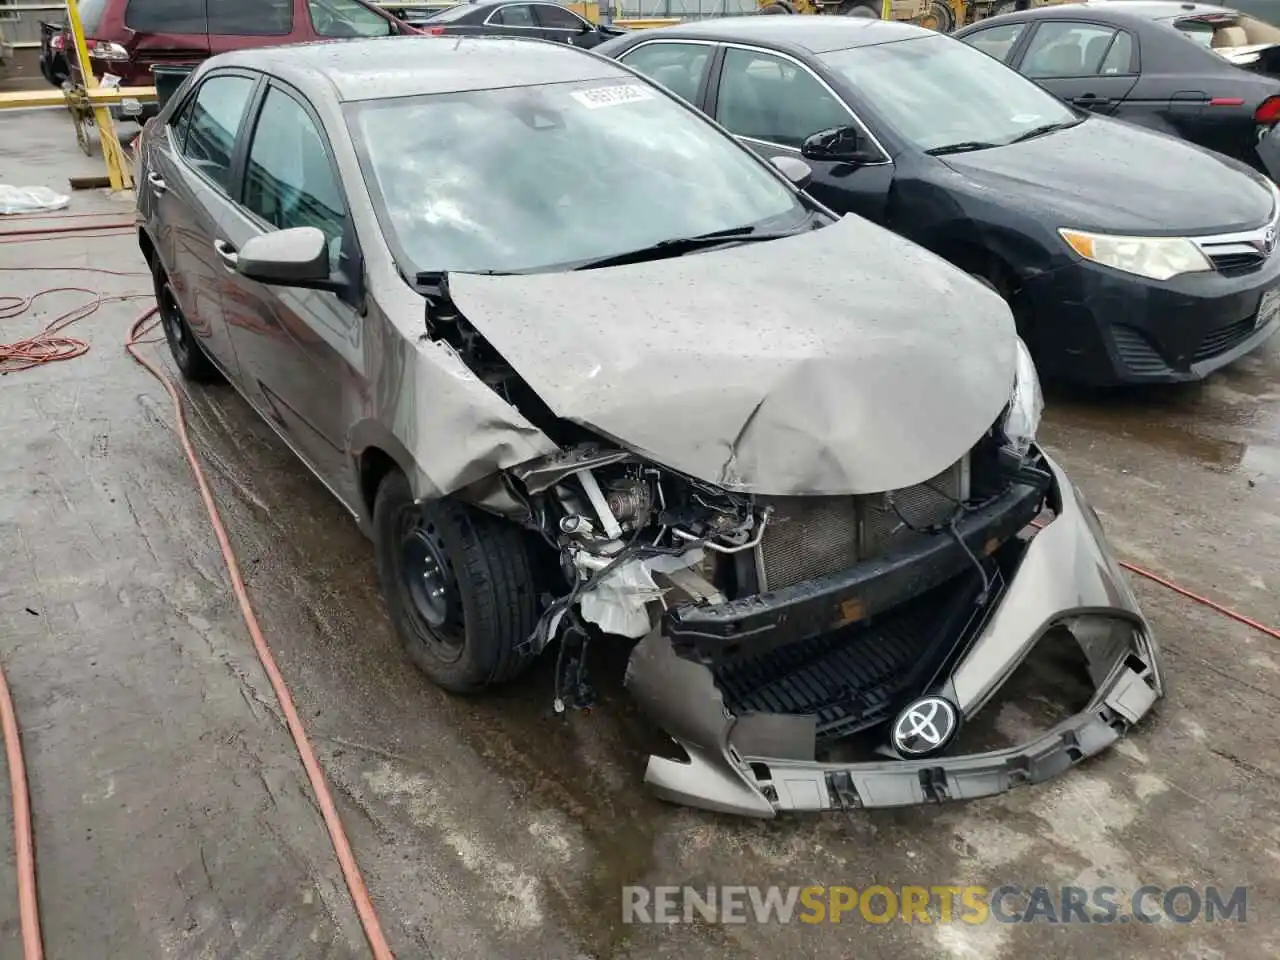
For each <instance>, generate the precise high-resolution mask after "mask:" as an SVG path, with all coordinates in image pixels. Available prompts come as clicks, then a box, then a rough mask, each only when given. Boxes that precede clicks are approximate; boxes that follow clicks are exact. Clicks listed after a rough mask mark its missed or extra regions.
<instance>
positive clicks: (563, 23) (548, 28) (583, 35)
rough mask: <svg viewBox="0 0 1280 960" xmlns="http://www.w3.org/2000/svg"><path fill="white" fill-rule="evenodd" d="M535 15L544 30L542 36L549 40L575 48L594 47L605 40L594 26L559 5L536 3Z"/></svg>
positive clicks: (534, 6) (534, 7)
mask: <svg viewBox="0 0 1280 960" xmlns="http://www.w3.org/2000/svg"><path fill="white" fill-rule="evenodd" d="M533 13H534V16H536V17H537V18H538V26H540V27H541V28H542V36H543V37H544V38H545V39H547V40H554V41H556V42H557V43H567V44H570V45H571V46H575V47H594V46H596V45H597V44H599V43H600V42H601V41H603V40H604V37H603V36H601V35H600V32H599V31H598V30H596V28H595V27H594V26H592V25H591V24H590V23H588V22H587V21H586V20H583V19H582V18H581V17H580V16H578V15H577V14H576V13H574V12H573V11H572V10H567V9H565V8H564V7H561V6H559V5H557V4H551V3H535V4H534V5H533Z"/></svg>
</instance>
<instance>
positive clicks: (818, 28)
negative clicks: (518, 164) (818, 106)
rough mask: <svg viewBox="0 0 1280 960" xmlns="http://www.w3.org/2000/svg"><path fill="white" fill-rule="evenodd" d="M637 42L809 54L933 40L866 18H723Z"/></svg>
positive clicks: (917, 30)
mask: <svg viewBox="0 0 1280 960" xmlns="http://www.w3.org/2000/svg"><path fill="white" fill-rule="evenodd" d="M636 35H638V36H639V37H640V38H647V37H651V36H669V37H675V36H677V35H678V36H681V37H690V38H700V39H707V40H742V41H749V42H751V43H758V44H771V45H773V46H782V45H785V44H790V45H791V46H793V47H799V48H801V49H803V50H808V51H809V52H810V53H826V52H828V51H830V50H847V49H848V48H850V47H868V46H872V45H873V44H878V43H890V42H892V41H894V40H907V39H910V38H912V37H929V36H937V34H936V33H935V32H934V31H933V30H928V29H926V28H924V27H917V26H916V25H914V24H911V23H899V22H897V21H893V20H872V19H871V18H870V17H764V16H747V17H723V18H719V19H715V20H696V21H692V22H690V23H682V24H680V25H679V26H672V27H659V28H658V29H656V30H637V31H636Z"/></svg>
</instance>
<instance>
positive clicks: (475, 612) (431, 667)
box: [373, 471, 538, 693]
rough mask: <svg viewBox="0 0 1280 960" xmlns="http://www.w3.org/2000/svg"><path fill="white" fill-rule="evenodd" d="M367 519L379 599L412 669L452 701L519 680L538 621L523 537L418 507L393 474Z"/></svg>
mask: <svg viewBox="0 0 1280 960" xmlns="http://www.w3.org/2000/svg"><path fill="white" fill-rule="evenodd" d="M373 514H374V515H373V527H374V544H375V547H376V551H377V558H378V579H379V580H380V581H381V584H382V593H383V596H384V597H385V599H386V603H387V610H388V612H389V613H390V615H391V622H392V624H393V625H394V626H395V629H396V633H397V634H398V635H399V637H400V641H401V643H402V644H403V645H404V648H405V652H407V653H408V654H409V658H410V659H411V660H412V661H413V662H414V664H415V665H416V666H417V667H418V669H420V670H421V671H422V672H423V673H425V674H426V675H427V676H428V677H429V678H431V680H432V681H433V682H434V683H436V684H437V685H438V686H440V687H443V688H444V689H446V690H449V691H452V692H454V693H476V692H478V691H480V690H483V689H484V688H486V687H489V686H492V685H494V684H496V683H501V682H503V681H505V680H510V679H512V678H514V677H516V676H517V675H519V674H520V673H521V672H522V671H523V670H524V669H525V668H526V667H527V666H528V665H529V663H530V662H531V661H532V659H533V656H532V654H531V653H529V652H528V651H525V650H521V649H520V647H521V645H522V644H524V641H526V640H527V639H528V638H529V636H530V635H531V634H532V633H533V629H534V626H535V625H536V623H537V618H538V610H537V593H536V590H535V588H534V583H533V574H532V570H531V566H530V561H529V553H528V548H527V547H526V545H525V541H524V538H523V536H522V535H521V532H520V529H519V528H518V527H516V526H515V525H514V524H511V523H508V522H507V521H505V520H500V519H498V518H497V517H492V516H490V515H489V514H486V513H482V512H480V511H479V510H476V509H475V508H473V507H470V506H468V505H466V504H462V503H456V502H453V501H450V500H439V501H436V502H434V503H428V504H418V503H415V502H414V498H413V493H412V491H411V490H410V487H409V481H408V479H406V477H405V476H404V474H402V473H400V472H399V471H392V472H391V473H390V474H388V475H387V477H386V478H385V479H384V480H383V481H382V484H381V485H380V486H379V487H378V494H377V498H376V500H375V503H374V511H373Z"/></svg>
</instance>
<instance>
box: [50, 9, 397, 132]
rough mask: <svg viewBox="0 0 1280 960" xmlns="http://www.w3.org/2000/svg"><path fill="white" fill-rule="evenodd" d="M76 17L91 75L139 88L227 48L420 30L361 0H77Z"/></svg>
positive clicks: (153, 107)
mask: <svg viewBox="0 0 1280 960" xmlns="http://www.w3.org/2000/svg"><path fill="white" fill-rule="evenodd" d="M80 18H81V20H82V21H83V23H84V33H85V39H86V41H87V44H88V47H89V58H90V60H91V61H92V63H93V72H94V73H95V74H96V75H97V76H98V78H99V79H101V78H103V77H104V76H108V75H110V76H115V77H119V78H120V81H121V83H122V85H124V86H139V87H149V86H151V85H152V75H151V68H152V67H153V66H176V65H195V64H196V63H199V62H200V61H201V60H204V59H206V58H208V57H211V56H213V55H214V54H217V53H225V52H226V51H228V50H242V49H244V48H246V47H265V46H275V45H279V44H283V43H301V42H305V41H308V40H331V39H338V38H343V37H348V38H350V37H378V36H389V35H394V34H414V33H419V32H420V31H419V30H417V29H416V28H414V27H411V26H410V25H409V24H407V23H405V22H403V21H401V20H399V19H397V18H396V17H395V16H393V15H392V14H390V13H388V12H387V11H385V10H381V9H379V8H377V7H375V6H373V5H372V4H369V3H366V2H364V0H81V2H80ZM63 42H64V45H66V46H67V48H68V49H69V48H70V39H69V36H64V40H63ZM69 59H72V58H69ZM72 71H73V73H78V68H76V67H75V66H74V65H73V66H72ZM148 108H149V109H147V108H144V112H152V111H154V110H155V109H156V106H155V105H154V104H149V105H148Z"/></svg>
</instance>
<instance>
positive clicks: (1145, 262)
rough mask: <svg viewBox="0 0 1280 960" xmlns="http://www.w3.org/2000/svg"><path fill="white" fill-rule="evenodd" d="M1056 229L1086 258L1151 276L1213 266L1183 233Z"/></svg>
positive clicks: (1157, 277)
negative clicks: (1124, 234)
mask: <svg viewBox="0 0 1280 960" xmlns="http://www.w3.org/2000/svg"><path fill="white" fill-rule="evenodd" d="M1058 233H1059V234H1061V236H1062V239H1063V240H1065V241H1066V242H1067V245H1068V246H1070V247H1071V249H1072V250H1074V251H1075V252H1076V253H1078V254H1080V256H1082V257H1084V258H1085V259H1086V260H1092V261H1093V262H1094V263H1099V264H1101V265H1102V266H1104V267H1111V268H1112V269H1113V270H1122V271H1124V272H1125V273H1132V274H1135V275H1137V276H1139V277H1147V278H1149V279H1151V280H1169V279H1171V278H1173V277H1176V276H1179V275H1180V274H1183V273H1198V272H1202V271H1207V270H1212V269H1213V264H1211V263H1210V262H1209V258H1208V257H1206V256H1205V255H1204V254H1203V253H1201V252H1200V248H1199V247H1197V246H1196V245H1195V244H1194V243H1192V242H1191V241H1190V240H1188V239H1186V238H1185V237H1116V236H1110V235H1108V234H1103V233H1085V232H1084V231H1082V230H1068V229H1067V228H1065V227H1063V228H1060V229H1059V230H1058Z"/></svg>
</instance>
